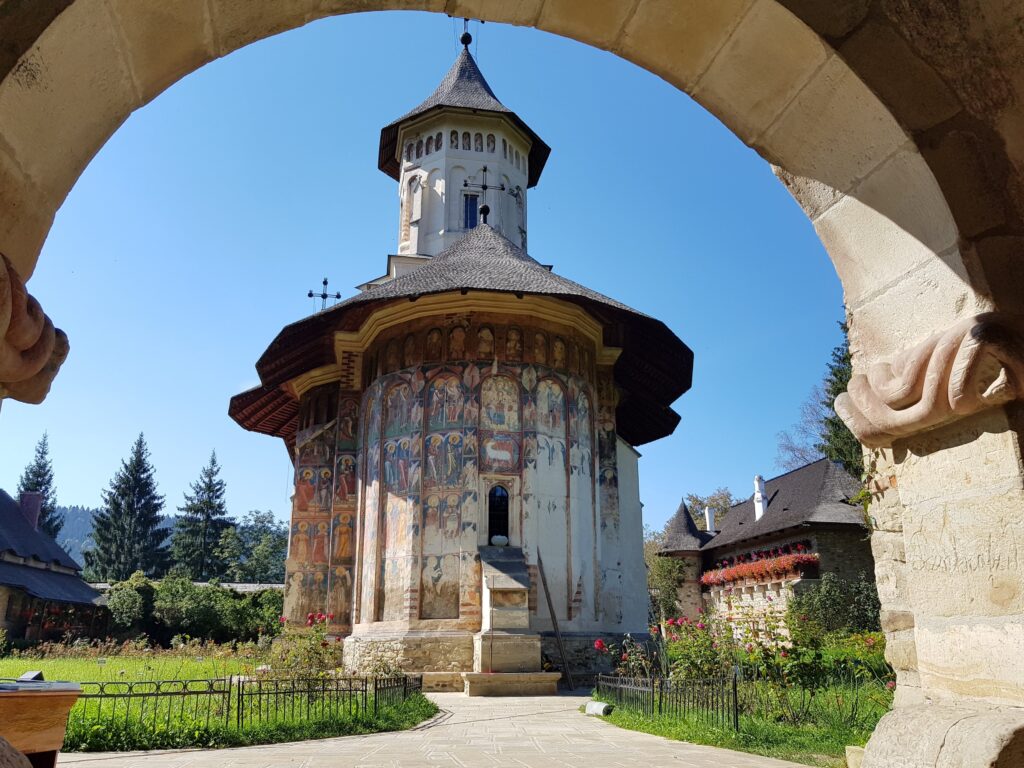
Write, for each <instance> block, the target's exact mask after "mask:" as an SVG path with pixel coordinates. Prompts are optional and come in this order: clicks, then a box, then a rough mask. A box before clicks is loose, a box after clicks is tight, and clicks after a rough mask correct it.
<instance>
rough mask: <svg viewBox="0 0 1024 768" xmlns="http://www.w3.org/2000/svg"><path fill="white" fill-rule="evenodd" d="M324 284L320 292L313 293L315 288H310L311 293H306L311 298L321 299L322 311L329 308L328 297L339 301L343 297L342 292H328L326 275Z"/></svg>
mask: <svg viewBox="0 0 1024 768" xmlns="http://www.w3.org/2000/svg"><path fill="white" fill-rule="evenodd" d="M323 286H324V287H323V290H322V291H320V293H313V290H312V289H310V291H309V293H307V294H306V297H307V298H310V299H320V311H321V312H323V311H324V310H325V309H327V300H328V299H334V300H336V301H337V300H338V299H340V298H341V293H340V292H339V293H333V294H332V293H328V292H327V278H326V277H325V278H324V282H323Z"/></svg>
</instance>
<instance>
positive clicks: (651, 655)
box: [594, 635, 658, 678]
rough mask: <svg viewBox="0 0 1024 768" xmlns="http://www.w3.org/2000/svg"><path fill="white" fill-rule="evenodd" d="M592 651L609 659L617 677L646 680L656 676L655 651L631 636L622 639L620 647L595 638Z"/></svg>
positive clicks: (656, 655)
mask: <svg viewBox="0 0 1024 768" xmlns="http://www.w3.org/2000/svg"><path fill="white" fill-rule="evenodd" d="M594 650H595V651H597V652H598V653H599V654H601V655H605V656H608V657H609V659H610V661H611V663H612V666H613V667H614V668H615V674H617V675H622V676H623V677H644V678H646V677H656V676H657V674H658V662H657V657H658V654H657V649H656V648H653V647H648V646H647V645H646V644H644V643H640V642H637V641H636V640H634V639H633V637H632V635H626V636H625V638H623V640H622V646H621V647H620V646H617V645H616V644H615V643H606V642H605V641H604V640H602V639H601V638H597V640H595V641H594Z"/></svg>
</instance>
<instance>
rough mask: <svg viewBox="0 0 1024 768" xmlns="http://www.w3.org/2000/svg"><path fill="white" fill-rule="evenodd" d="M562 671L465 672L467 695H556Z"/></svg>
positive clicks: (463, 676)
mask: <svg viewBox="0 0 1024 768" xmlns="http://www.w3.org/2000/svg"><path fill="white" fill-rule="evenodd" d="M561 677H562V673H561V672H495V673H494V674H489V673H487V672H463V673H462V680H463V682H464V683H465V688H464V691H465V693H466V695H467V696H554V695H555V694H556V693H558V681H559V680H560V679H561Z"/></svg>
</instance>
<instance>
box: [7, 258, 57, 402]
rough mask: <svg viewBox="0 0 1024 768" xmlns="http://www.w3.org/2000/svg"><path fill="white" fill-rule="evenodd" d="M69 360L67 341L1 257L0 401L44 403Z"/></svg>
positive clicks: (8, 262) (9, 263)
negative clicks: (61, 367)
mask: <svg viewBox="0 0 1024 768" xmlns="http://www.w3.org/2000/svg"><path fill="white" fill-rule="evenodd" d="M67 356H68V337H67V336H66V335H65V334H64V332H63V331H61V330H58V329H56V328H54V327H53V323H52V322H50V318H48V317H47V316H46V315H45V314H44V313H43V309H42V307H40V306H39V302H38V301H36V300H35V299H34V298H33V297H32V296H30V295H29V293H28V291H26V290H25V283H24V282H22V280H21V277H20V276H19V275H18V273H17V272H15V271H14V267H13V266H12V265H11V262H10V261H9V260H8V259H7V257H6V256H3V255H2V254H0V400H2V399H3V398H6V397H10V398H13V399H15V400H20V401H21V402H23V403H41V402H42V401H43V400H44V399H45V398H46V395H47V393H48V392H49V391H50V384H51V383H52V382H53V378H54V376H56V375H57V371H58V370H59V369H60V366H61V364H62V363H63V362H64V359H65V358H66V357H67Z"/></svg>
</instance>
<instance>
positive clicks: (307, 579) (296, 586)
mask: <svg viewBox="0 0 1024 768" xmlns="http://www.w3.org/2000/svg"><path fill="white" fill-rule="evenodd" d="M327 607H328V606H327V569H326V568H306V569H302V570H294V571H291V572H290V573H289V574H288V576H287V578H286V581H285V586H284V609H285V615H286V616H288V617H289V619H290V620H291V621H293V622H295V623H296V625H298V626H302V624H303V623H305V620H306V615H307V614H309V613H321V612H326V609H327Z"/></svg>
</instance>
